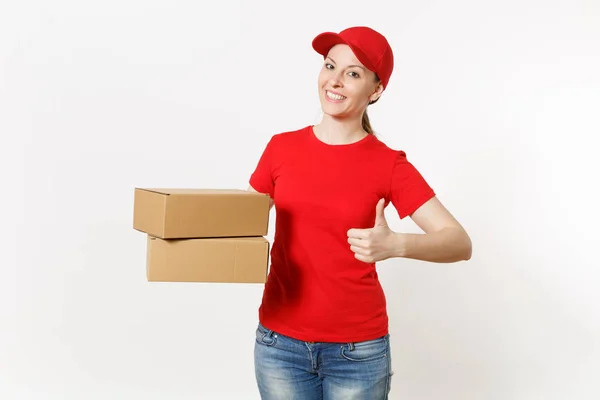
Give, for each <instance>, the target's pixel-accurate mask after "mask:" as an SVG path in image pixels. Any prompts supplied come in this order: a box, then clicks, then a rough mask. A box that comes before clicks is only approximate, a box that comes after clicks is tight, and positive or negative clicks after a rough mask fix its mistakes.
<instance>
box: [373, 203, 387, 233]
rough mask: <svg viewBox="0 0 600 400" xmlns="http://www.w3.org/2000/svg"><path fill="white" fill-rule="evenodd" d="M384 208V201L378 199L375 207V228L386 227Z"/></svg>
mask: <svg viewBox="0 0 600 400" xmlns="http://www.w3.org/2000/svg"><path fill="white" fill-rule="evenodd" d="M384 208H385V199H379V201H378V202H377V206H376V207H375V226H387V221H386V220H385V214H384V213H383V210H384Z"/></svg>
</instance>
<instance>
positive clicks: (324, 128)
mask: <svg viewBox="0 0 600 400" xmlns="http://www.w3.org/2000/svg"><path fill="white" fill-rule="evenodd" d="M313 130H314V132H315V135H317V137H318V138H319V139H320V140H321V141H323V142H325V143H328V144H350V143H354V142H357V141H359V140H361V139H363V138H364V137H365V136H366V135H368V133H367V132H365V130H364V129H363V127H362V116H361V117H360V118H358V119H347V118H343V119H340V118H335V117H332V116H330V115H327V114H325V115H324V116H323V118H322V119H321V122H320V123H319V124H317V125H315V126H314V128H313Z"/></svg>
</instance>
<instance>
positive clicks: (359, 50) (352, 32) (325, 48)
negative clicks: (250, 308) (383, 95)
mask: <svg viewBox="0 0 600 400" xmlns="http://www.w3.org/2000/svg"><path fill="white" fill-rule="evenodd" d="M336 44H347V45H348V46H350V48H351V49H352V51H353V52H354V55H355V56H356V58H358V60H359V61H360V62H361V63H362V64H363V65H364V66H365V67H367V68H368V69H369V70H371V71H373V72H375V73H376V74H377V76H378V77H379V79H381V84H382V85H383V87H384V88H385V87H386V86H387V84H388V82H389V80H390V76H391V75H392V70H393V69H394V54H393V52H392V48H391V47H390V45H389V43H388V41H387V39H386V38H385V37H384V36H383V35H382V34H381V33H379V32H377V31H375V30H373V29H371V28H368V27H366V26H354V27H352V28H348V29H344V30H343V31H341V32H340V33H334V32H324V33H321V34H320V35H318V36H317V37H315V38H314V39H313V42H312V46H313V49H315V50H316V51H317V53H319V54H321V55H323V57H326V56H327V53H328V52H329V50H330V49H331V48H332V47H333V46H335V45H336Z"/></svg>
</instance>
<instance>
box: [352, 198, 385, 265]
mask: <svg viewBox="0 0 600 400" xmlns="http://www.w3.org/2000/svg"><path fill="white" fill-rule="evenodd" d="M384 206H385V199H380V200H379V202H378V203H377V206H376V208H375V210H376V214H375V226H373V228H368V229H350V230H348V243H350V250H352V251H353V252H354V257H355V258H356V259H358V260H360V261H363V262H366V263H375V262H377V261H382V260H385V259H387V258H390V257H391V255H392V254H393V246H394V232H393V231H392V230H391V229H390V228H389V227H388V224H387V221H386V220H385V215H384V213H383V210H384Z"/></svg>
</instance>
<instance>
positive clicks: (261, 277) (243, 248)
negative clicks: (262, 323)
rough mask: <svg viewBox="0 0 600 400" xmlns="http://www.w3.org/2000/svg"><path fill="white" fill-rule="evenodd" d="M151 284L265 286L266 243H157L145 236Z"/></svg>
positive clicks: (219, 240) (225, 240) (254, 240)
mask: <svg viewBox="0 0 600 400" xmlns="http://www.w3.org/2000/svg"><path fill="white" fill-rule="evenodd" d="M147 245H148V246H147V261H146V275H147V278H148V281H150V282H233V283H235V282H238V283H264V282H266V278H267V272H268V264H269V249H270V245H269V241H268V240H267V239H265V238H263V237H247V238H215V239H204V238H203V239H160V238H156V237H153V236H150V235H148V239H147Z"/></svg>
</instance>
